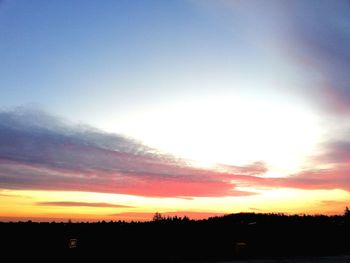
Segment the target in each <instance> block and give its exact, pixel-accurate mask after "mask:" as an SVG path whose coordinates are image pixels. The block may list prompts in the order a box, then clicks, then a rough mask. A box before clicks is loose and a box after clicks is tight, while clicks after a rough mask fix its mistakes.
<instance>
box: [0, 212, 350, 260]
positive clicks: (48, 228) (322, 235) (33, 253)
mask: <svg viewBox="0 0 350 263" xmlns="http://www.w3.org/2000/svg"><path fill="white" fill-rule="evenodd" d="M0 231H1V251H2V253H3V254H10V255H11V258H13V259H14V260H15V259H16V257H21V256H23V255H26V257H27V258H32V257H33V258H37V259H38V258H40V257H45V256H44V253H49V255H52V257H54V258H57V259H58V258H62V259H67V258H71V259H76V260H85V259H92V258H98V259H99V261H100V260H103V259H110V258H113V259H115V261H116V262H135V261H136V262H187V261H200V262H203V261H217V260H231V259H238V258H284V257H295V256H328V255H341V254H350V242H348V237H349V234H350V220H349V219H348V218H347V217H343V216H331V217H328V216H322V215H320V216H286V215H282V214H252V213H240V214H231V215H226V216H223V217H213V218H209V219H207V220H198V221H194V220H189V219H188V218H177V217H175V218H168V219H160V220H157V221H151V222H131V223H126V222H121V221H119V222H109V223H106V222H101V223H33V222H26V223H0ZM73 239H76V247H75V248H69V242H71V245H73V246H74V242H75V241H74V240H73ZM70 240H71V241H70Z"/></svg>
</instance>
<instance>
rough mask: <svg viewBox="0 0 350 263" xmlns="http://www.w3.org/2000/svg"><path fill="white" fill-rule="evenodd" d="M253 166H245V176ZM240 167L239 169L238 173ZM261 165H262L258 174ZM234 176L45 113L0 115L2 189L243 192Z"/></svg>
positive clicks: (154, 193) (145, 193) (183, 194)
mask: <svg viewBox="0 0 350 263" xmlns="http://www.w3.org/2000/svg"><path fill="white" fill-rule="evenodd" d="M255 166H256V165H253V167H242V168H241V169H242V175H244V174H247V173H248V170H251V171H252V173H253V172H254V171H256V170H257V168H256V167H255ZM239 170H240V169H239V167H235V171H236V172H237V175H239V174H238V173H239ZM260 170H261V169H260V168H259V169H258V172H259V171H260ZM233 176H235V174H232V173H223V172H217V171H210V170H204V169H198V168H193V167H190V166H188V165H187V164H186V162H185V161H184V160H181V159H177V158H175V157H173V156H170V155H165V154H160V153H158V152H157V151H156V150H154V149H151V148H149V147H146V146H144V145H142V144H141V143H139V142H137V141H134V140H131V139H129V138H125V137H122V136H118V135H114V134H108V133H104V132H102V131H99V130H96V129H93V128H91V127H87V126H81V125H80V126H74V125H72V124H68V123H66V122H65V121H63V120H61V119H58V118H55V117H52V116H50V115H48V114H46V113H42V112H36V111H34V112H26V111H23V110H17V111H12V112H2V113H0V187H1V188H3V189H42V190H73V191H92V192H104V193H122V194H131V195H142V196H158V197H175V196H176V197H191V196H241V195H250V194H253V193H250V192H244V191H239V190H237V189H235V185H234V184H233V183H232V182H231V179H232V177H233Z"/></svg>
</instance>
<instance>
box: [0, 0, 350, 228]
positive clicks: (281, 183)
mask: <svg viewBox="0 0 350 263" xmlns="http://www.w3.org/2000/svg"><path fill="white" fill-rule="evenodd" d="M349 47H350V2H349V1H346V0H337V1H334V0H308V1H303V0H266V1H259V0H231V1H230V0H217V1H211V0H174V1H162V0H154V1H151V0H149V1H145V0H140V1H137V0H136V1H128V0H120V1H112V0H110V1H109V0H104V1H86V0H84V1H83V0H74V1H68V0H57V1H44V0H34V1H23V0H2V1H1V0H0V200H1V202H0V221H9V220H29V219H30V220H37V221H39V220H44V221H49V220H56V221H60V220H63V221H64V220H68V219H72V220H73V221H74V220H75V221H96V220H128V221H130V220H150V219H151V218H152V215H153V214H154V213H155V212H156V211H158V212H161V213H162V214H165V215H180V216H183V215H187V216H189V217H190V218H194V219H196V218H206V217H208V216H212V215H221V214H228V213H237V212H258V213H265V212H283V213H288V214H300V213H306V214H320V213H322V214H341V213H342V212H343V210H344V208H345V206H347V205H350V194H349V193H350V136H349V135H350V74H349V73H350V48H349Z"/></svg>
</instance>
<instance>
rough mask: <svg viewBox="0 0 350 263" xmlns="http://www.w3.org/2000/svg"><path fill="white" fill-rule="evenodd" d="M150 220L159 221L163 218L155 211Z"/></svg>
mask: <svg viewBox="0 0 350 263" xmlns="http://www.w3.org/2000/svg"><path fill="white" fill-rule="evenodd" d="M152 220H153V221H161V220H163V216H162V214H161V213H158V212H156V213H155V214H154V216H153V219H152Z"/></svg>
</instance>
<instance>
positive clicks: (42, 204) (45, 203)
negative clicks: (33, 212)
mask: <svg viewBox="0 0 350 263" xmlns="http://www.w3.org/2000/svg"><path fill="white" fill-rule="evenodd" d="M35 205H38V206H87V207H114V208H133V207H132V206H126V205H118V204H111V203H90V202H69V201H57V202H37V203H35Z"/></svg>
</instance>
